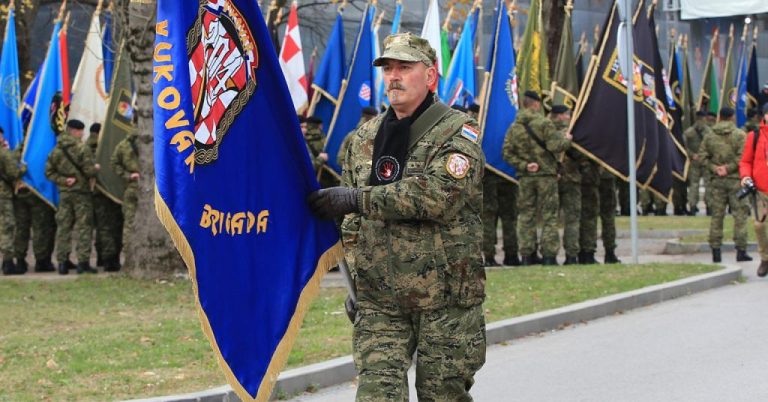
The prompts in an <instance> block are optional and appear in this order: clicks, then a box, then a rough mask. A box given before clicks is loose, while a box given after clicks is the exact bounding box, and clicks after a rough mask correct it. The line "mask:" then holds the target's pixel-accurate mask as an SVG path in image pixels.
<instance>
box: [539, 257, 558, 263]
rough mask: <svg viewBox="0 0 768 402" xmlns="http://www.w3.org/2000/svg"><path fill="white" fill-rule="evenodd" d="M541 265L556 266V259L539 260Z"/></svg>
mask: <svg viewBox="0 0 768 402" xmlns="http://www.w3.org/2000/svg"><path fill="white" fill-rule="evenodd" d="M541 265H558V264H557V257H544V258H542V259H541Z"/></svg>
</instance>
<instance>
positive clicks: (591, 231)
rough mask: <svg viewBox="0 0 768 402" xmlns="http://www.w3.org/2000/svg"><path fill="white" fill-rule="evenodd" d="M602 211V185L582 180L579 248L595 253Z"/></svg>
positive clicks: (585, 251) (582, 250)
mask: <svg viewBox="0 0 768 402" xmlns="http://www.w3.org/2000/svg"><path fill="white" fill-rule="evenodd" d="M599 213H600V186H599V185H598V184H597V183H594V182H591V181H582V182H581V213H580V214H579V218H580V219H579V250H580V251H581V252H584V253H594V252H595V250H596V249H597V215H598V214H599Z"/></svg>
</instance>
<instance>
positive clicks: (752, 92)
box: [747, 40, 762, 113]
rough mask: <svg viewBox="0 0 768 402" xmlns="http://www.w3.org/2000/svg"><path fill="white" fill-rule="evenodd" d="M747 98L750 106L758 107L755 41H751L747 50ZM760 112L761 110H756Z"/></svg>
mask: <svg viewBox="0 0 768 402" xmlns="http://www.w3.org/2000/svg"><path fill="white" fill-rule="evenodd" d="M747 98H748V99H749V102H748V105H749V107H750V108H755V109H757V108H759V107H760V105H759V104H758V99H760V79H759V78H758V76H757V43H756V40H753V41H752V46H751V49H750V52H749V67H747ZM758 113H762V110H758Z"/></svg>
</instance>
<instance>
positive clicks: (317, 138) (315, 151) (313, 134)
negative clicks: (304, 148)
mask: <svg viewBox="0 0 768 402" xmlns="http://www.w3.org/2000/svg"><path fill="white" fill-rule="evenodd" d="M304 140H306V141H307V145H309V149H310V150H311V151H312V158H313V159H314V158H315V157H316V156H317V155H319V154H320V152H323V148H325V133H323V130H322V129H320V127H317V126H314V125H310V126H309V127H307V134H306V135H305V136H304Z"/></svg>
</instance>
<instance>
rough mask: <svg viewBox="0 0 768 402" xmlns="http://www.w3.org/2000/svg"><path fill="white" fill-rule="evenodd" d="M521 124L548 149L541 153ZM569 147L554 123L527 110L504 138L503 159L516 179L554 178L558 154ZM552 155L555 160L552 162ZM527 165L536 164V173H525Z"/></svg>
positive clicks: (542, 150)
mask: <svg viewBox="0 0 768 402" xmlns="http://www.w3.org/2000/svg"><path fill="white" fill-rule="evenodd" d="M523 124H528V126H529V127H530V128H531V130H533V132H534V133H536V134H537V135H538V136H539V138H540V139H541V140H542V141H544V144H545V145H546V147H547V149H546V150H545V149H543V148H542V147H541V146H539V144H537V143H536V141H534V140H533V138H531V136H530V135H528V132H527V131H526V129H525V127H524V126H523ZM570 146H571V141H569V140H567V139H565V138H564V137H563V133H562V132H561V131H559V130H558V129H557V128H556V127H555V125H554V123H552V121H550V120H549V119H548V118H546V117H544V115H543V114H540V113H538V112H534V111H532V110H529V109H521V110H520V111H519V112H518V114H517V118H516V119H515V122H514V123H513V124H512V125H511V126H510V127H509V130H507V135H506V137H505V138H504V149H503V156H504V160H506V161H507V162H509V164H511V165H512V166H514V167H515V169H517V175H518V176H519V177H525V176H555V175H557V159H559V157H560V153H561V152H563V151H565V150H566V149H568V147H570ZM553 155H554V158H553ZM529 163H538V164H539V170H538V171H537V172H536V173H531V172H529V171H528V169H527V166H528V164H529Z"/></svg>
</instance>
